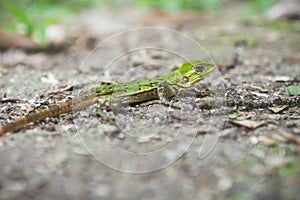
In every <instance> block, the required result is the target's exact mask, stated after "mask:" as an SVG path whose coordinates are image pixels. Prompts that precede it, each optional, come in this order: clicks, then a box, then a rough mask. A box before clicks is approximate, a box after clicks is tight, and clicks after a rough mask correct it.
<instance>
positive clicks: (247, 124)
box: [229, 120, 265, 129]
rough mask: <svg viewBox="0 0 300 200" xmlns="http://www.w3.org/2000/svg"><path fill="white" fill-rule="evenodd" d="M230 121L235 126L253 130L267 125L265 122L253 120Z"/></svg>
mask: <svg viewBox="0 0 300 200" xmlns="http://www.w3.org/2000/svg"><path fill="white" fill-rule="evenodd" d="M229 121H230V122H232V123H234V124H237V125H240V126H244V127H247V128H251V129H255V128H257V127H259V126H261V125H263V124H264V123H265V122H263V121H259V122H258V121H253V120H229Z"/></svg>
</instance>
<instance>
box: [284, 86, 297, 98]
mask: <svg viewBox="0 0 300 200" xmlns="http://www.w3.org/2000/svg"><path fill="white" fill-rule="evenodd" d="M286 91H287V92H288V93H289V95H291V96H300V85H290V86H288V87H287V88H286Z"/></svg>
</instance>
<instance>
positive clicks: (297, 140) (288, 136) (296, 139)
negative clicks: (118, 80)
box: [281, 132, 300, 144]
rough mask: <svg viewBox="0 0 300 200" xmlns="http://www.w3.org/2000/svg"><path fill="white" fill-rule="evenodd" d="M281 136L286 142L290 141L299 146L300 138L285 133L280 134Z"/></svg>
mask: <svg viewBox="0 0 300 200" xmlns="http://www.w3.org/2000/svg"><path fill="white" fill-rule="evenodd" d="M281 135H282V136H283V137H285V138H286V139H288V140H292V141H294V142H296V143H298V144H300V137H297V136H296V135H293V134H291V133H287V132H282V133H281Z"/></svg>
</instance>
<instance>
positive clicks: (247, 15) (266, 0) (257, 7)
mask: <svg viewBox="0 0 300 200" xmlns="http://www.w3.org/2000/svg"><path fill="white" fill-rule="evenodd" d="M277 1H278V0H249V3H248V6H247V7H246V9H245V11H244V16H243V18H244V20H246V21H252V20H253V19H254V18H255V17H257V16H259V15H261V14H263V13H264V12H266V11H267V9H268V8H270V7H271V6H272V5H274V4H275V3H276V2H277Z"/></svg>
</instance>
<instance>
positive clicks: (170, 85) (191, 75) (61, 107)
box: [0, 60, 215, 137]
mask: <svg viewBox="0 0 300 200" xmlns="http://www.w3.org/2000/svg"><path fill="white" fill-rule="evenodd" d="M214 68H215V66H214V65H213V64H211V63H207V62H202V61H197V60H191V61H189V62H186V63H184V64H183V65H181V66H180V67H179V68H178V69H177V70H175V71H173V72H171V73H169V74H166V75H163V76H160V77H156V78H149V79H141V80H136V81H131V82H125V83H119V84H110V85H103V86H99V87H96V88H93V89H90V90H88V91H87V92H84V93H81V94H79V95H78V96H76V97H74V98H73V99H69V100H66V102H63V103H58V104H55V105H52V106H50V107H49V108H45V109H42V110H39V111H36V112H32V113H29V114H27V115H25V116H24V117H21V118H19V119H16V120H15V121H12V122H10V123H8V124H6V125H4V126H2V127H0V137H1V136H3V135H4V134H5V133H8V132H13V131H14V130H16V129H18V128H20V127H22V126H25V125H27V124H29V123H31V122H36V121H39V120H43V119H46V118H48V117H54V116H58V115H60V114H63V113H68V112H72V111H77V110H81V109H84V108H87V107H89V106H91V105H93V104H95V103H100V105H105V106H109V105H110V104H111V102H112V99H113V100H115V99H116V100H117V102H118V103H120V104H125V105H132V104H138V103H141V102H145V101H149V100H155V99H159V100H161V102H162V103H164V104H169V103H170V99H171V98H172V97H174V96H175V95H176V94H177V93H178V92H179V91H180V90H182V89H186V88H190V87H191V86H193V85H195V84H196V83H197V82H199V81H200V80H202V79H204V78H205V77H206V76H207V75H208V74H209V73H210V72H212V71H213V70H214Z"/></svg>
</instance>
